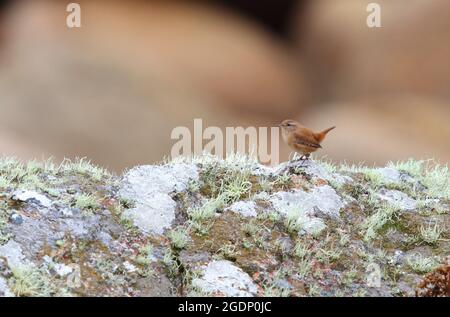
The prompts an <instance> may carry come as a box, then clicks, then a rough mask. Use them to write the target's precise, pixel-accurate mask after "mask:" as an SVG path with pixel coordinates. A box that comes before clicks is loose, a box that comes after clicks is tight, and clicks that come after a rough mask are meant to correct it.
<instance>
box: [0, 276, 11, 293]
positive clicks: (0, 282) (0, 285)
mask: <svg viewBox="0 0 450 317" xmlns="http://www.w3.org/2000/svg"><path fill="white" fill-rule="evenodd" d="M13 296H14V294H13V293H12V292H11V290H10V289H9V287H8V284H7V282H6V280H5V279H4V278H3V277H1V276H0V297H13Z"/></svg>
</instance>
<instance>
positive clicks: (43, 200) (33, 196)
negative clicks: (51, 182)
mask: <svg viewBox="0 0 450 317" xmlns="http://www.w3.org/2000/svg"><path fill="white" fill-rule="evenodd" d="M11 198H12V199H13V200H18V201H23V202H34V203H36V204H39V205H41V206H42V207H46V208H49V207H50V206H51V205H52V201H51V200H50V199H48V198H47V197H46V196H44V195H42V194H39V193H37V192H35V191H32V190H18V191H16V192H14V193H13V195H12V197H11Z"/></svg>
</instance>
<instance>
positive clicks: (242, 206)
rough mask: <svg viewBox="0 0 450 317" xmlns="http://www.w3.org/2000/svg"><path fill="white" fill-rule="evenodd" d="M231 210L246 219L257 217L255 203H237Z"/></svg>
mask: <svg viewBox="0 0 450 317" xmlns="http://www.w3.org/2000/svg"><path fill="white" fill-rule="evenodd" d="M229 209H230V210H231V211H233V212H236V213H238V214H241V215H242V216H244V217H255V216H256V215H257V212H256V204H255V202H254V201H237V202H235V203H234V204H232V205H231V206H230V208H229Z"/></svg>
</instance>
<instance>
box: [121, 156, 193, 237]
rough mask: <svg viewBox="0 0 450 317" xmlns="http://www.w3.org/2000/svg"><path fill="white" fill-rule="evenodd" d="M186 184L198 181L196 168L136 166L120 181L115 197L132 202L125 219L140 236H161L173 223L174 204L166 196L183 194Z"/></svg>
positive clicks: (184, 165)
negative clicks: (178, 192) (132, 204)
mask: <svg viewBox="0 0 450 317" xmlns="http://www.w3.org/2000/svg"><path fill="white" fill-rule="evenodd" d="M189 181H198V171H197V168H196V167H195V166H194V165H192V164H185V163H178V164H171V165H165V166H153V165H151V166H150V165H147V166H138V167H135V168H133V169H131V170H130V171H128V172H127V173H126V174H125V176H124V177H123V181H122V185H121V189H120V192H119V195H120V196H121V197H122V198H126V199H129V200H132V201H133V202H135V204H136V206H135V208H133V209H130V210H127V211H126V213H125V214H124V215H125V217H127V218H129V219H132V220H133V222H134V224H135V225H136V226H137V227H139V228H140V229H141V230H142V232H145V233H152V234H162V233H163V232H164V230H165V229H167V228H169V227H170V226H171V224H172V222H173V220H174V219H175V207H176V204H175V201H174V200H173V199H172V198H171V197H170V196H169V194H170V193H172V192H174V191H183V190H185V189H186V188H187V185H188V183H189Z"/></svg>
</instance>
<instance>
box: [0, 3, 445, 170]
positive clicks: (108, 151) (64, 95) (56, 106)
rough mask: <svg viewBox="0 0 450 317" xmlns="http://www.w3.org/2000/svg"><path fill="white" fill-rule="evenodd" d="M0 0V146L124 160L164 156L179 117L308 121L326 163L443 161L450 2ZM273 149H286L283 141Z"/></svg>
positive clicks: (243, 122) (113, 163) (189, 121)
mask: <svg viewBox="0 0 450 317" xmlns="http://www.w3.org/2000/svg"><path fill="white" fill-rule="evenodd" d="M77 2H78V3H80V5H81V8H82V27H81V28H80V29H68V28H67V27H66V24H65V23H66V16H67V14H68V13H67V12H66V5H67V4H68V3H69V1H67V2H66V1H50V0H48V1H43V0H32V1H9V5H8V6H6V5H4V6H2V9H1V11H0V149H1V154H3V155H17V156H19V157H20V158H24V159H29V158H45V157H48V156H54V157H56V158H57V159H61V158H63V157H75V156H80V157H81V156H87V157H89V158H91V159H92V160H93V161H94V162H96V163H98V164H101V165H104V166H107V167H109V168H112V169H115V170H116V171H120V170H121V169H123V168H126V167H130V166H132V165H135V164H142V163H149V162H154V161H158V160H161V159H162V158H163V156H165V155H166V156H167V155H169V154H170V148H171V145H172V144H173V143H174V141H172V140H170V132H171V130H172V129H173V128H174V127H176V126H188V127H191V126H192V125H193V119H194V118H202V119H203V124H204V126H211V125H214V126H219V127H225V126H274V125H276V124H278V122H280V121H281V120H283V119H285V118H288V117H293V118H296V119H298V120H299V121H301V122H302V123H304V124H305V125H307V126H309V127H311V128H313V129H316V130H319V129H323V128H326V127H328V126H330V125H337V127H338V128H337V129H336V130H335V131H333V133H330V135H329V138H328V139H327V140H326V141H325V143H324V149H323V150H322V151H321V152H320V154H322V155H327V156H328V157H329V158H330V159H332V160H335V161H343V160H346V161H349V162H351V161H365V162H366V163H369V164H372V163H375V164H382V163H385V162H386V161H389V160H399V159H406V158H409V157H413V158H436V159H438V160H440V161H442V162H448V161H449V158H450V146H449V144H450V142H449V141H450V126H449V124H448V122H449V119H450V107H449V102H450V1H448V0H429V1H423V0H397V1H389V0H378V1H376V2H377V3H379V4H380V5H381V8H382V11H381V13H382V16H381V22H382V28H368V27H367V26H366V18H367V15H368V14H369V13H368V12H367V11H366V7H367V4H368V3H370V2H373V1H363V0H303V1H301V0H298V1H295V0H280V1H251V0H242V1H238V0H228V1H227V0H221V1H219V0H217V1H143V0H142V1H112V0H108V1H106V0H104V1H101V0H97V1H95V0H89V1H87V0H86V1H77ZM281 150H282V156H281V158H282V159H286V158H287V157H288V154H289V152H288V149H287V148H286V147H284V146H283V147H282V149H281Z"/></svg>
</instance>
